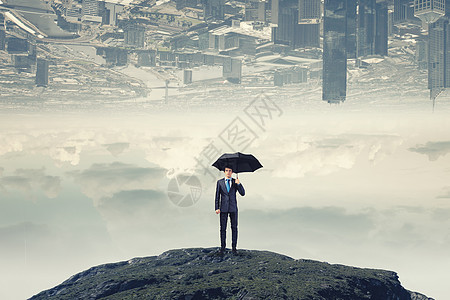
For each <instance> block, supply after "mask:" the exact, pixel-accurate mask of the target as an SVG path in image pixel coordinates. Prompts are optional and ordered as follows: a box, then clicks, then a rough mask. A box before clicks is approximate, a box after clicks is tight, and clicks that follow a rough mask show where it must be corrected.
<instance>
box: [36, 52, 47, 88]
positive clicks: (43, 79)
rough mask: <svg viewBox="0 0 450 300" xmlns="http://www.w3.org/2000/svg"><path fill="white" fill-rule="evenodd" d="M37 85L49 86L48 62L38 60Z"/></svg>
mask: <svg viewBox="0 0 450 300" xmlns="http://www.w3.org/2000/svg"><path fill="white" fill-rule="evenodd" d="M36 85H37V86H47V85H48V60H45V59H42V58H38V60H37V64H36Z"/></svg>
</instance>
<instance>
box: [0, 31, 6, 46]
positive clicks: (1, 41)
mask: <svg viewBox="0 0 450 300" xmlns="http://www.w3.org/2000/svg"><path fill="white" fill-rule="evenodd" d="M5 46H6V32H5V31H4V30H2V29H0V50H5Z"/></svg>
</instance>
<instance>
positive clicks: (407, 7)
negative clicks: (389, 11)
mask: <svg viewBox="0 0 450 300" xmlns="http://www.w3.org/2000/svg"><path fill="white" fill-rule="evenodd" d="M394 22H395V23H404V22H412V23H418V22H420V20H419V19H418V18H417V17H415V16H414V0H394Z"/></svg>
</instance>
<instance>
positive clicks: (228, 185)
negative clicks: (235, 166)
mask: <svg viewBox="0 0 450 300" xmlns="http://www.w3.org/2000/svg"><path fill="white" fill-rule="evenodd" d="M227 191H228V192H229V191H230V179H227Z"/></svg>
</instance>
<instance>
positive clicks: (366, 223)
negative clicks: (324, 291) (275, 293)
mask: <svg viewBox="0 0 450 300" xmlns="http://www.w3.org/2000/svg"><path fill="white" fill-rule="evenodd" d="M270 99H271V100H276V98H274V97H273V96H271V98H270ZM251 100H252V99H250V100H248V101H247V100H243V101H242V103H243V104H242V106H238V105H229V106H227V105H222V106H221V107H220V108H218V109H216V110H218V111H220V112H215V111H213V110H210V111H209V112H208V113H205V110H194V109H193V110H183V109H178V110H177V112H170V110H160V111H157V112H152V111H150V110H148V111H141V112H139V113H121V112H120V111H116V112H113V113H103V114H98V113H93V112H74V113H31V112H28V113H25V114H22V113H11V112H8V113H3V114H2V116H1V121H0V125H1V133H0V196H1V200H0V245H1V248H0V265H2V266H6V268H4V267H2V268H1V271H0V298H1V299H24V298H27V297H30V296H32V295H34V294H36V293H38V292H39V291H42V290H44V289H48V288H51V287H53V286H55V285H57V284H59V283H61V282H62V281H64V280H65V279H67V278H68V277H70V276H71V275H73V274H75V273H77V272H80V271H82V270H85V269H87V268H89V267H91V266H94V265H98V264H103V263H108V262H115V261H120V260H127V259H130V258H133V257H137V256H151V255H158V254H160V253H162V252H163V251H166V250H169V249H174V248H189V247H216V246H219V245H220V238H219V219H218V216H217V215H216V214H215V213H214V192H215V182H216V180H217V179H220V178H221V177H223V173H221V172H218V171H217V170H214V168H213V167H210V168H208V170H209V171H211V172H212V174H213V177H211V176H210V175H208V174H204V173H201V172H199V170H198V168H197V169H196V168H195V166H196V165H197V161H196V158H200V157H202V155H203V154H204V152H203V151H204V150H205V149H209V148H208V147H210V146H211V145H214V146H216V148H219V150H222V151H221V152H234V150H236V151H241V152H244V153H252V154H254V155H255V156H256V157H257V158H258V159H259V161H260V162H261V164H262V165H263V166H264V167H263V168H262V169H260V170H258V171H256V172H255V173H242V174H240V175H239V178H240V180H241V182H242V184H243V185H244V187H245V190H246V195H245V196H244V197H240V196H238V207H239V222H238V224H239V227H238V228H239V238H238V248H241V249H255V250H270V251H275V252H278V253H282V254H286V255H289V256H291V257H293V258H309V259H314V260H319V261H327V262H329V263H339V264H346V265H351V266H358V267H368V268H380V269H387V270H393V271H395V272H397V273H398V274H399V276H400V281H401V282H402V284H403V285H404V287H405V288H407V289H410V290H414V291H418V292H421V293H424V294H426V295H428V296H430V297H435V298H436V299H443V298H444V297H445V296H446V295H448V294H450V290H449V287H448V270H449V268H450V258H449V256H448V249H450V155H448V153H449V152H450V131H449V128H450V118H449V117H448V116H449V112H450V103H449V101H448V100H447V101H442V103H440V104H439V105H440V106H439V109H438V110H436V111H435V112H434V113H432V112H431V106H430V105H431V103H430V102H428V100H426V99H425V100H421V101H422V102H420V104H417V102H414V103H413V107H414V109H411V107H410V106H408V103H407V102H403V103H395V105H394V106H392V107H391V108H392V109H388V108H389V105H386V106H384V108H382V109H373V107H371V106H370V104H367V103H365V104H364V105H359V104H355V103H353V104H352V103H351V102H350V103H349V104H346V103H345V104H342V105H340V106H336V105H331V106H330V105H328V104H327V103H317V104H315V106H314V108H308V107H305V106H300V107H298V108H296V109H294V108H292V107H285V106H283V105H282V104H281V103H279V102H278V106H277V109H278V111H277V110H273V115H271V116H270V117H267V115H266V117H264V118H263V117H261V116H260V118H259V119H258V118H257V117H256V116H255V115H253V117H254V118H253V119H252V118H251V117H250V116H251V114H246V113H245V108H246V107H247V105H248V104H249V103H250V101H251ZM385 108H386V109H385ZM260 111H261V109H260ZM247 112H249V110H247ZM236 118H238V119H236ZM261 118H263V119H264V124H263V125H262V124H261V120H262V119H261ZM236 120H237V121H236ZM258 120H259V121H258ZM236 122H241V124H240V125H239V126H241V127H240V128H244V127H242V124H245V125H246V126H247V127H246V128H247V129H251V133H252V135H251V137H252V138H251V139H250V140H249V141H248V142H246V143H244V144H242V145H237V144H236V143H235V144H232V143H231V142H230V138H231V137H230V132H231V131H228V130H229V129H232V128H233V126H234V125H236ZM258 122H259V123H258ZM213 156H214V155H213ZM216 158H217V157H216ZM212 162H213V161H210V163H209V164H211V163H212ZM182 174H184V175H189V176H190V175H194V177H195V178H197V179H198V181H199V182H200V184H201V193H200V194H198V190H196V191H197V194H196V195H200V197H199V198H198V199H196V200H197V201H196V202H195V203H194V204H193V205H191V206H187V207H183V206H180V205H176V204H174V202H172V201H171V198H170V197H169V195H168V189H169V190H171V189H172V188H170V187H169V183H170V182H172V183H173V181H171V180H174V178H175V177H176V176H178V175H182ZM233 177H235V175H233ZM179 178H182V177H179ZM190 192H191V190H190V189H189V187H186V186H183V187H181V191H180V193H181V194H183V193H184V194H189V193H190ZM227 246H228V247H231V236H230V232H229V230H228V244H227Z"/></svg>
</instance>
